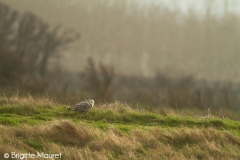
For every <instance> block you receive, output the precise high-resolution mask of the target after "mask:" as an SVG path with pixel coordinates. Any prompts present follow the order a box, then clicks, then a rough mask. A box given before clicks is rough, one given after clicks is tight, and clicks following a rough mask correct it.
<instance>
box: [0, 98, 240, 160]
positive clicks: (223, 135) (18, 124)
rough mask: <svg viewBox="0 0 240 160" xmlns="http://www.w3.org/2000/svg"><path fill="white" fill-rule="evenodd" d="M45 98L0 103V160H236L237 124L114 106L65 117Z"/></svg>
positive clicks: (63, 108)
mask: <svg viewBox="0 0 240 160" xmlns="http://www.w3.org/2000/svg"><path fill="white" fill-rule="evenodd" d="M66 107H67V106H65V105H59V104H56V103H54V102H52V101H51V100H49V99H48V98H33V97H31V96H28V97H22V98H20V97H18V96H15V97H11V98H7V97H4V96H1V97H0V129H1V130H0V136H1V137H2V138H1V139H0V157H3V154H4V153H10V152H18V153H29V152H30V153H34V154H37V152H45V153H49V154H54V153H61V155H62V157H61V158H62V159H66V160H68V159H69V160H72V159H237V158H240V154H239V153H240V122H238V121H234V120H231V119H220V118H217V117H212V118H205V119H201V118H198V117H188V116H180V115H175V114H171V115H168V114H165V115H161V114H158V113H154V112H148V111H146V110H142V109H132V108H131V107H129V106H128V105H126V104H123V103H121V102H115V103H112V104H105V105H103V106H101V105H96V106H95V107H94V108H93V109H92V110H91V111H90V112H89V113H87V114H85V115H80V114H78V113H75V112H69V111H68V110H67V109H66ZM0 159H1V158H0Z"/></svg>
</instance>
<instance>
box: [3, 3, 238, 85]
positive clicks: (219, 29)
mask: <svg viewBox="0 0 240 160" xmlns="http://www.w3.org/2000/svg"><path fill="white" fill-rule="evenodd" d="M2 2H5V3H6V4H9V5H10V6H12V8H14V9H16V10H18V11H20V12H22V13H23V12H27V11H28V12H32V13H34V14H35V15H37V16H39V17H40V18H41V19H42V20H44V21H45V22H47V23H48V24H51V25H52V26H56V25H58V24H60V25H61V26H62V28H64V29H74V30H75V31H77V32H78V33H80V34H81V38H80V39H79V40H77V41H76V42H74V43H72V44H71V47H70V48H69V50H67V51H64V52H63V53H61V54H62V55H63V58H62V59H61V60H60V64H61V66H62V68H63V69H65V70H71V71H74V72H79V71H80V70H81V69H82V67H83V66H84V65H85V64H86V63H85V62H86V59H87V57H89V56H92V57H94V59H95V60H96V61H101V62H104V63H105V62H106V63H110V64H113V65H114V66H115V68H116V70H117V72H118V73H121V74H128V75H129V74H135V75H142V76H154V74H155V73H156V72H157V71H159V70H161V71H164V72H165V71H166V72H168V73H169V74H171V75H179V74H180V75H181V74H185V73H186V74H193V75H194V76H196V77H197V78H200V79H207V80H231V81H239V80H240V76H239V75H240V74H239V70H238V63H239V62H240V56H239V16H238V14H237V13H236V7H237V6H239V5H237V4H238V2H237V1H232V0H229V1H228V6H227V7H228V8H227V9H228V10H227V11H226V6H224V5H226V4H227V3H226V2H225V1H222V2H220V1H217V2H216V1H201V2H197V3H195V2H194V3H193V1H189V0H188V1H184V0H182V1H177V2H176V1H163V2H162V3H157V2H155V3H151V1H140V2H139V1H130V2H129V1H128V2H127V1H121V2H120V1H118V2H114V3H113V2H111V1H107V0H99V1H94V2H93V1H85V0H81V1H73V0H72V1H68V2H66V1H61V0H60V1H57V2H56V1H47V2H45V1H37V0H36V1H31V0H23V1H14V0H10V1H2ZM199 16H200V18H199ZM198 18H199V19H198Z"/></svg>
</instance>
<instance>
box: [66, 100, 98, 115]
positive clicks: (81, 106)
mask: <svg viewBox="0 0 240 160" xmlns="http://www.w3.org/2000/svg"><path fill="white" fill-rule="evenodd" d="M93 105H94V100H92V99H88V100H86V101H84V102H80V103H78V104H77V105H75V106H72V107H69V108H68V109H69V110H71V111H77V112H79V113H87V112H88V111H89V110H90V109H91V108H92V107H93Z"/></svg>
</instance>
